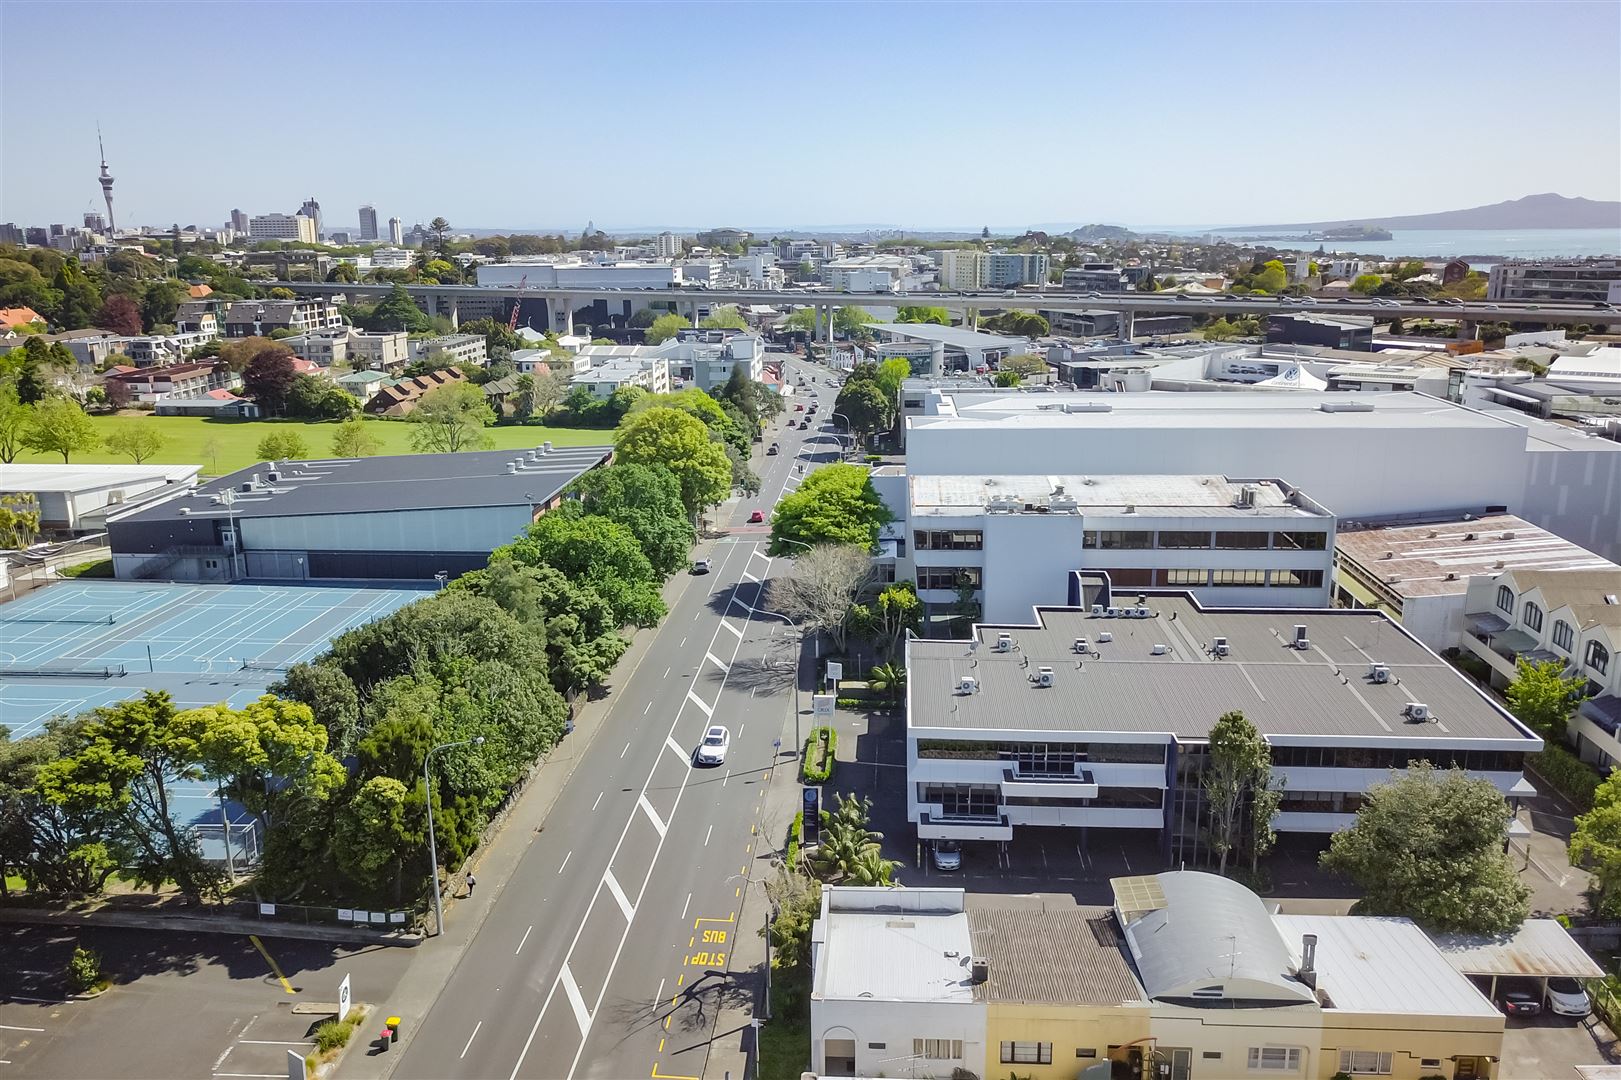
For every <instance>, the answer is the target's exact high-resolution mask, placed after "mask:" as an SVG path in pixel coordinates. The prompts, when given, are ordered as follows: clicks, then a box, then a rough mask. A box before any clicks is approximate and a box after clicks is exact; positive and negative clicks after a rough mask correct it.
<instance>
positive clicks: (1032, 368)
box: [996, 353, 1048, 379]
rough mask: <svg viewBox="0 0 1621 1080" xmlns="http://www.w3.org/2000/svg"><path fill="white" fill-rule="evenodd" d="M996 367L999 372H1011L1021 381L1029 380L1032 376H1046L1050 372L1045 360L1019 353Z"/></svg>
mask: <svg viewBox="0 0 1621 1080" xmlns="http://www.w3.org/2000/svg"><path fill="white" fill-rule="evenodd" d="M996 367H997V370H999V371H1011V372H1013V373H1014V374H1016V375H1018V376H1019V377H1020V378H1021V379H1023V378H1028V377H1029V376H1031V375H1045V374H1047V370H1048V368H1047V361H1046V360H1045V359H1043V358H1042V357H1039V356H1032V355H1031V354H1029V353H1018V354H1017V355H1014V356H1010V357H1008V358H1007V359H1006V360H1003V361H1001V362H1000V363H999V364H997V365H996Z"/></svg>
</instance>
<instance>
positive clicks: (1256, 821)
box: [1199, 711, 1276, 874]
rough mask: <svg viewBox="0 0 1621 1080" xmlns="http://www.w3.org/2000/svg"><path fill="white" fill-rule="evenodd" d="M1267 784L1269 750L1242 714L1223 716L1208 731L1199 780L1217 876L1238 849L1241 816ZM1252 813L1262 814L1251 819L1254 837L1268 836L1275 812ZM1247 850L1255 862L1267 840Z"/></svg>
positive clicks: (1233, 713) (1270, 756)
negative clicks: (1252, 851) (1207, 747)
mask: <svg viewBox="0 0 1621 1080" xmlns="http://www.w3.org/2000/svg"><path fill="white" fill-rule="evenodd" d="M1271 780H1272V750H1271V748H1270V747H1269V746H1268V745H1267V742H1266V740H1265V739H1264V738H1262V737H1261V733H1260V732H1259V731H1257V730H1256V729H1255V725H1254V724H1252V723H1250V721H1249V720H1248V719H1246V718H1245V716H1244V714H1243V713H1241V712H1236V711H1235V712H1228V713H1223V714H1222V716H1221V718H1220V719H1218V720H1217V721H1216V723H1215V726H1214V727H1212V728H1211V729H1210V757H1209V760H1208V761H1207V762H1206V764H1205V767H1204V771H1203V772H1202V773H1200V776H1199V786H1200V788H1201V789H1202V790H1203V792H1204V800H1205V806H1206V807H1207V808H1208V814H1209V824H1208V827H1207V828H1206V837H1207V839H1208V842H1209V844H1210V849H1211V850H1212V851H1214V852H1215V853H1216V856H1217V859H1218V860H1219V862H1218V865H1217V872H1218V873H1221V874H1225V873H1227V859H1228V856H1229V855H1231V854H1232V853H1233V851H1235V850H1237V849H1239V848H1240V847H1242V846H1243V837H1242V836H1241V835H1240V831H1241V830H1240V826H1241V824H1242V821H1243V817H1244V814H1245V811H1246V810H1247V809H1250V808H1251V807H1252V806H1253V805H1254V803H1255V800H1256V797H1257V796H1258V795H1261V794H1262V793H1264V792H1267V791H1269V790H1270V789H1271ZM1256 809H1257V810H1258V811H1264V819H1263V814H1262V813H1261V812H1256V813H1253V814H1252V815H1251V816H1252V827H1253V836H1254V837H1255V838H1259V837H1261V836H1263V834H1264V835H1266V836H1267V837H1270V834H1271V831H1272V814H1273V813H1274V812H1275V809H1276V808H1275V807H1273V808H1272V809H1271V810H1268V809H1267V807H1266V806H1264V805H1263V806H1261V807H1258V808H1256ZM1250 846H1251V847H1252V849H1255V854H1256V856H1257V857H1258V856H1259V853H1260V850H1261V849H1264V848H1267V847H1270V846H1271V841H1270V839H1269V838H1268V839H1267V840H1266V842H1264V843H1262V842H1258V840H1254V839H1252V842H1251V845H1250Z"/></svg>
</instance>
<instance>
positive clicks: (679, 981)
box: [675, 960, 687, 986]
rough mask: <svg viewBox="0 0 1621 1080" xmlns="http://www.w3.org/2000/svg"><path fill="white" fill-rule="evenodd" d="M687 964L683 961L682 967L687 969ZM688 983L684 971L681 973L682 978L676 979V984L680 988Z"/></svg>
mask: <svg viewBox="0 0 1621 1080" xmlns="http://www.w3.org/2000/svg"><path fill="white" fill-rule="evenodd" d="M686 964H687V962H686V961H685V960H683V961H681V966H682V967H686ZM686 981H687V973H686V972H684V971H683V972H682V973H681V977H680V978H678V979H676V981H675V984H676V985H677V986H680V985H681V984H682V983H684V982H686Z"/></svg>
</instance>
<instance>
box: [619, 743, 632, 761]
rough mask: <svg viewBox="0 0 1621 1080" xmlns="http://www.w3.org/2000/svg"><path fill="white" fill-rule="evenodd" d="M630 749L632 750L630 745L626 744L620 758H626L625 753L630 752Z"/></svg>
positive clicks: (620, 752)
mask: <svg viewBox="0 0 1621 1080" xmlns="http://www.w3.org/2000/svg"><path fill="white" fill-rule="evenodd" d="M629 749H630V743H626V744H625V749H624V750H621V751H619V756H620V757H621V758H623V757H624V756H625V751H626V750H629Z"/></svg>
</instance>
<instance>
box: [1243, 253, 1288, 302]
mask: <svg viewBox="0 0 1621 1080" xmlns="http://www.w3.org/2000/svg"><path fill="white" fill-rule="evenodd" d="M1288 287H1289V271H1288V270H1287V269H1285V268H1284V265H1283V263H1282V261H1280V260H1278V259H1269V260H1267V261H1266V262H1264V263H1262V264H1261V270H1260V272H1259V273H1257V274H1255V275H1254V276H1253V277H1252V278H1251V279H1250V289H1251V290H1253V291H1255V292H1265V293H1272V294H1273V295H1276V294H1278V293H1280V292H1282V291H1283V290H1284V289H1286V288H1288Z"/></svg>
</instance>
